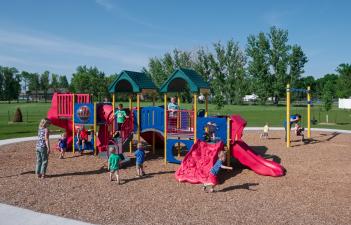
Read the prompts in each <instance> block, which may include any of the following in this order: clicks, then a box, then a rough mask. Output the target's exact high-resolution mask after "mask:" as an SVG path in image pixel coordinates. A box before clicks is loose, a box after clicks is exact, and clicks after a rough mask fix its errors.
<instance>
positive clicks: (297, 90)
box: [286, 84, 312, 148]
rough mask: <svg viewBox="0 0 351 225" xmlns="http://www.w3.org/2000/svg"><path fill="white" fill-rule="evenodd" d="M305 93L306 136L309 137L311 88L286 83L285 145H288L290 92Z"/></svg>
mask: <svg viewBox="0 0 351 225" xmlns="http://www.w3.org/2000/svg"><path fill="white" fill-rule="evenodd" d="M294 92H297V93H306V95H307V96H306V97H307V138H311V103H312V101H311V88H310V86H308V87H307V89H298V88H291V87H290V84H287V85H286V147H287V148H289V147H290V130H291V127H290V122H289V121H290V105H291V104H290V101H291V93H294Z"/></svg>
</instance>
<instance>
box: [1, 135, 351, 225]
mask: <svg viewBox="0 0 351 225" xmlns="http://www.w3.org/2000/svg"><path fill="white" fill-rule="evenodd" d="M269 138H270V139H268V140H260V139H259V132H246V133H245V134H244V140H245V141H246V142H247V143H248V144H249V145H250V146H253V148H254V150H255V151H256V152H257V153H259V154H261V155H264V156H265V157H267V158H271V159H274V160H276V161H278V162H279V161H280V162H281V164H282V165H283V166H284V167H285V168H286V170H287V174H286V176H284V177H280V178H273V177H264V176H259V175H257V174H255V173H254V172H252V171H250V170H248V169H244V168H242V167H239V166H236V169H235V171H234V173H230V172H224V173H222V177H221V180H223V183H222V184H221V185H219V186H218V187H217V190H218V192H216V193H213V194H207V193H204V192H202V190H201V187H200V186H199V185H192V184H187V183H178V182H177V181H176V180H175V178H174V171H175V170H176V169H177V167H178V165H173V164H168V165H167V166H165V165H163V161H162V157H152V156H149V158H148V160H147V161H146V163H145V165H146V168H145V169H146V172H147V174H148V175H147V176H146V177H145V178H142V179H140V178H135V173H136V172H135V168H134V167H133V166H130V167H128V168H125V169H123V170H122V171H121V177H122V180H123V181H122V185H117V183H116V182H112V183H111V182H109V181H108V174H107V172H106V161H105V160H103V159H100V158H98V157H94V156H91V155H84V156H81V157H80V156H79V157H75V156H73V155H72V154H71V153H68V154H67V158H66V159H63V160H60V159H58V158H59V154H58V152H54V153H53V154H51V155H50V161H49V167H48V178H47V179H44V180H40V179H37V178H36V176H35V174H34V164H35V152H34V146H35V143H34V142H25V143H20V144H13V145H7V146H1V147H0V148H1V151H0V162H1V163H0V202H2V203H7V204H11V205H15V206H19V207H24V208H28V209H31V210H35V211H38V212H44V213H49V214H54V215H58V216H63V217H68V218H73V219H78V220H82V221H87V222H91V223H96V224H351V188H350V186H351V176H350V173H351V163H350V162H351V154H350V153H351V152H350V150H351V148H350V147H351V135H346V134H335V133H326V132H318V133H317V132H316V133H313V138H312V140H311V141H310V142H308V143H307V142H306V143H302V142H300V141H298V140H297V139H295V138H293V141H292V148H290V149H287V148H286V147H285V144H284V141H283V133H282V132H271V133H270V137H269ZM3 219H4V218H2V220H3Z"/></svg>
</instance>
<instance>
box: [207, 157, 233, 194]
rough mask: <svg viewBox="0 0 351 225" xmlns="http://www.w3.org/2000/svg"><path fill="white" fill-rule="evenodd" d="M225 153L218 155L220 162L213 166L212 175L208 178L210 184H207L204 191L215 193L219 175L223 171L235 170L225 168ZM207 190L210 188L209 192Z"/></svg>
mask: <svg viewBox="0 0 351 225" xmlns="http://www.w3.org/2000/svg"><path fill="white" fill-rule="evenodd" d="M225 155H226V154H225V151H220V152H219V153H218V160H217V161H216V163H215V164H214V165H213V167H212V168H211V170H210V174H209V177H208V180H209V183H205V184H204V186H203V190H204V191H208V192H210V193H212V192H214V187H215V186H216V185H217V183H218V181H217V175H218V173H219V171H220V170H221V169H227V170H233V167H229V166H224V165H223V163H224V162H225ZM207 188H210V189H209V190H207Z"/></svg>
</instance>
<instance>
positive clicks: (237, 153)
mask: <svg viewBox="0 0 351 225" xmlns="http://www.w3.org/2000/svg"><path fill="white" fill-rule="evenodd" d="M231 151H232V155H233V157H234V158H236V159H237V160H239V162H240V163H241V164H243V165H244V166H247V167H248V168H250V169H251V170H253V171H254V172H255V173H257V174H260V175H264V176H272V177H280V176H284V174H285V170H284V168H283V167H282V166H281V165H280V164H278V163H276V162H274V161H270V160H267V159H264V158H263V157H261V156H259V155H256V154H255V153H254V152H253V151H252V150H251V148H250V147H249V146H248V145H247V144H246V143H245V142H244V141H242V140H238V141H236V142H235V144H234V145H233V147H232V149H231Z"/></svg>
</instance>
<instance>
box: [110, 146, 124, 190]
mask: <svg viewBox="0 0 351 225" xmlns="http://www.w3.org/2000/svg"><path fill="white" fill-rule="evenodd" d="M108 150H109V152H110V157H109V158H108V166H107V169H108V170H109V171H110V181H112V180H113V179H112V176H113V174H115V176H116V180H117V183H118V184H120V182H119V163H120V160H121V159H120V157H119V156H118V155H117V154H116V149H115V147H113V146H110V147H109V149H108Z"/></svg>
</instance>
